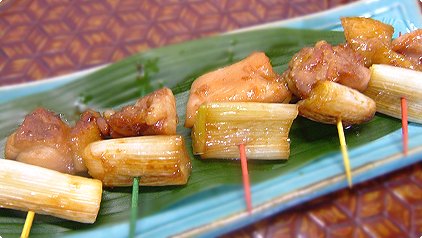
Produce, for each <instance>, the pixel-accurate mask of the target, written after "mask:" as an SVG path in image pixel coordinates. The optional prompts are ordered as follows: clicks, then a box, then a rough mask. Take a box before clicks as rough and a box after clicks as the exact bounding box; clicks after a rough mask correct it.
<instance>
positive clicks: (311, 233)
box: [0, 0, 422, 238]
mask: <svg viewBox="0 0 422 238" xmlns="http://www.w3.org/2000/svg"><path fill="white" fill-rule="evenodd" d="M354 1H355V0H324V1H322V0H291V1H288V0H272V1H269V0H247V1H234V0H233V1H232V0H203V1H194V0H192V1H172V0H166V1H160V0H156V1H151V0H149V1H136V0H134V1H129V0H124V1H117V0H104V1H96V0H93V1H82V0H76V1H70V0H61V1H55V0H33V1H29V0H16V1H12V0H3V2H2V3H1V5H0V42H1V44H0V86H1V85H10V84H18V83H23V82H31V81H35V80H41V79H44V78H47V77H52V76H57V75H62V74H67V73H72V72H75V71H78V70H81V69H86V68H90V67H93V66H96V65H101V64H104V63H109V62H114V61H117V60H119V59H122V58H124V57H126V56H128V55H131V54H134V53H136V52H139V51H143V50H145V49H148V48H155V47H160V46H163V45H167V44H171V43H176V42H181V41H187V40H191V39H195V38H200V37H203V36H208V35H212V34H217V33H221V32H226V31H230V30H234V29H238V28H241V27H246V26H251V25H256V24H261V23H265V22H271V21H275V20H282V19H287V18H292V17H296V16H301V15H305V14H309V13H313V12H318V11H322V10H326V9H330V8H333V7H336V6H339V5H342V4H346V3H350V2H354ZM421 235H422V166H421V165H414V166H411V167H408V168H405V169H403V170H400V171H397V172H395V173H392V174H388V175H385V176H383V177H381V178H378V179H375V180H372V181H369V182H366V183H364V184H360V185H357V186H356V187H354V188H353V189H352V190H348V189H345V190H342V191H339V192H336V193H334V194H330V195H327V196H325V197H322V198H319V199H316V200H314V201H311V202H309V203H306V204H304V205H301V206H299V207H295V208H293V209H290V210H288V211H285V212H282V213H280V214H277V215H274V216H272V217H270V218H267V219H265V220H262V221H260V222H258V223H255V224H253V225H250V226H248V227H246V228H243V229H241V230H238V231H234V232H232V233H230V234H227V235H226V236H225V237H395V238H397V237H419V236H421Z"/></svg>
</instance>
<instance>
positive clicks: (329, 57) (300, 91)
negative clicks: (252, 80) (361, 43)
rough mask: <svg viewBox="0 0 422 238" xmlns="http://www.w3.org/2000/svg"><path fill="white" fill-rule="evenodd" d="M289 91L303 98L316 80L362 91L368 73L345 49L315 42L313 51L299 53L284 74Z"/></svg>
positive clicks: (349, 50) (304, 50)
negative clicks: (327, 81)
mask: <svg viewBox="0 0 422 238" xmlns="http://www.w3.org/2000/svg"><path fill="white" fill-rule="evenodd" d="M283 77H284V78H285V80H286V82H287V85H288V87H289V89H290V90H291V91H292V92H293V94H295V95H296V96H297V97H299V98H301V99H304V98H307V97H308V95H309V93H310V91H311V89H312V86H313V85H314V84H315V83H316V82H318V81H320V80H329V81H333V82H337V83H340V84H343V85H345V86H348V87H351V88H354V89H357V90H359V91H364V90H365V89H366V88H367V86H368V82H369V78H370V71H369V69H367V68H365V66H364V63H363V59H362V57H361V56H360V55H358V54H357V53H355V52H354V51H353V50H352V49H350V48H349V47H347V46H342V45H339V46H331V45H330V44H328V43H327V42H325V41H319V42H317V43H316V44H315V47H307V48H303V49H302V50H300V51H299V52H298V53H297V54H296V55H295V56H294V57H293V59H292V60H291V61H290V62H289V68H288V69H287V71H285V72H284V74H283Z"/></svg>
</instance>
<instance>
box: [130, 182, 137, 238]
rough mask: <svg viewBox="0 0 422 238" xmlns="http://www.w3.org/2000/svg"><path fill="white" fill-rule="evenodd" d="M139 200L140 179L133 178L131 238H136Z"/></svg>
mask: <svg viewBox="0 0 422 238" xmlns="http://www.w3.org/2000/svg"><path fill="white" fill-rule="evenodd" d="M138 198H139V178H138V177H135V178H133V185H132V206H131V213H130V226H129V237H130V238H133V237H135V233H136V220H137V219H138Z"/></svg>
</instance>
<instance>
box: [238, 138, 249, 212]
mask: <svg viewBox="0 0 422 238" xmlns="http://www.w3.org/2000/svg"><path fill="white" fill-rule="evenodd" d="M239 152H240V163H241V166H242V178H243V190H244V191H245V201H246V209H247V211H248V213H249V214H251V213H252V198H251V186H250V183H249V174H248V162H247V160H246V149H245V145H244V144H240V145H239Z"/></svg>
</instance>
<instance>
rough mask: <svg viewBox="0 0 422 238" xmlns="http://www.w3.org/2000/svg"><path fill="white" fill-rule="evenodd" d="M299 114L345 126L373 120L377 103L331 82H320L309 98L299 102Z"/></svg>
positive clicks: (322, 121)
mask: <svg viewBox="0 0 422 238" xmlns="http://www.w3.org/2000/svg"><path fill="white" fill-rule="evenodd" d="M298 105H299V114H300V115H301V116H304V117H306V118H309V119H311V120H314V121H317V122H321V123H327V124H336V123H337V121H338V120H341V121H342V123H343V124H344V125H353V124H360V123H363V122H366V121H369V120H371V119H372V118H373V117H374V115H375V111H376V106H375V102H374V101H373V100H372V99H371V98H369V97H367V96H365V95H363V94H362V93H360V92H359V91H357V90H355V89H352V88H349V87H346V86H343V85H341V84H338V83H334V82H331V81H318V82H317V83H316V84H315V85H314V87H313V88H312V91H311V93H310V95H309V97H308V98H306V99H304V100H301V101H299V102H298Z"/></svg>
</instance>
